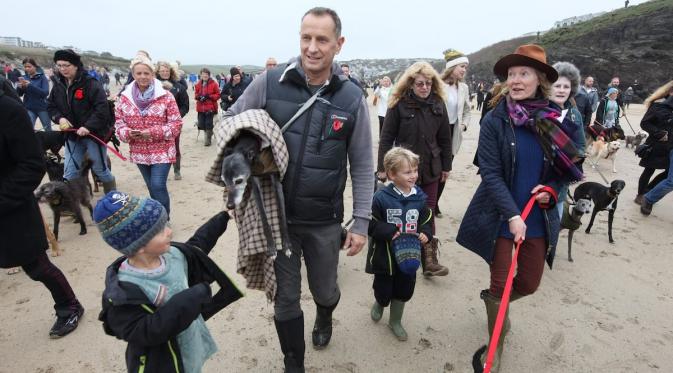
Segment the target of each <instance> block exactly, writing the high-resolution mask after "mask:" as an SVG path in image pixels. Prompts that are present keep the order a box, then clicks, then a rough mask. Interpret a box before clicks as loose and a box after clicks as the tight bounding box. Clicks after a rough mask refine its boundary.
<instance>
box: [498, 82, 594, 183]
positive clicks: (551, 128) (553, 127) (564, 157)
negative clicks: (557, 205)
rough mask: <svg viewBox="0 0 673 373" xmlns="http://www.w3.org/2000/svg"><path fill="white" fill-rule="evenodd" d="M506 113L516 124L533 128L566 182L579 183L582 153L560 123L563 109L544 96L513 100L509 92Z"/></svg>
mask: <svg viewBox="0 0 673 373" xmlns="http://www.w3.org/2000/svg"><path fill="white" fill-rule="evenodd" d="M507 112H508V114H509V117H510V118H511V119H512V122H513V123H514V125H515V126H517V127H521V126H523V127H526V128H528V129H530V130H531V131H533V132H534V133H535V135H536V137H537V138H538V141H539V142H540V145H541V146H542V151H543V152H544V154H545V156H546V157H547V159H550V160H551V162H552V167H553V169H554V172H555V173H556V174H557V175H558V176H559V178H561V180H563V181H568V182H576V181H580V180H582V178H583V177H584V175H583V174H582V170H581V169H580V168H579V167H577V164H579V162H580V161H581V156H580V153H579V151H578V150H577V148H576V147H575V144H574V143H573V141H572V140H571V139H570V137H569V136H568V134H567V133H565V132H564V131H563V129H562V128H561V126H560V123H559V118H560V117H561V112H560V111H558V110H556V109H554V108H552V107H549V101H548V100H543V99H533V100H523V101H514V100H512V99H511V98H510V96H509V95H507Z"/></svg>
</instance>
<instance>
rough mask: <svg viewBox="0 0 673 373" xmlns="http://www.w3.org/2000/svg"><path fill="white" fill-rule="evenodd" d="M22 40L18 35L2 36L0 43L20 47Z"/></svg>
mask: <svg viewBox="0 0 673 373" xmlns="http://www.w3.org/2000/svg"><path fill="white" fill-rule="evenodd" d="M21 42H22V40H21V38H20V37H17V36H0V44H2V45H13V46H15V47H20V46H21Z"/></svg>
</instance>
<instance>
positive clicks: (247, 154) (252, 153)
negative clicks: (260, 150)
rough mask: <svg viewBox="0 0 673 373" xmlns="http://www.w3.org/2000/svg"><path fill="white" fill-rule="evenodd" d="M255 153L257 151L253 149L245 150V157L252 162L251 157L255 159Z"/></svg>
mask: <svg viewBox="0 0 673 373" xmlns="http://www.w3.org/2000/svg"><path fill="white" fill-rule="evenodd" d="M256 155H257V152H256V151H255V150H253V149H250V150H247V151H246V152H245V157H246V158H247V159H248V160H249V161H250V162H252V160H253V159H255V156H256Z"/></svg>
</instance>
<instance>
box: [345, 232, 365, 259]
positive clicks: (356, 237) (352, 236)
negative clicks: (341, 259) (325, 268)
mask: <svg viewBox="0 0 673 373" xmlns="http://www.w3.org/2000/svg"><path fill="white" fill-rule="evenodd" d="M365 242H367V236H363V235H361V234H357V233H353V232H350V231H349V232H348V233H347V234H346V240H345V241H344V247H343V248H342V249H343V250H346V249H348V252H347V253H346V255H348V256H353V255H357V254H358V253H359V252H360V251H361V250H362V248H363V247H364V246H365Z"/></svg>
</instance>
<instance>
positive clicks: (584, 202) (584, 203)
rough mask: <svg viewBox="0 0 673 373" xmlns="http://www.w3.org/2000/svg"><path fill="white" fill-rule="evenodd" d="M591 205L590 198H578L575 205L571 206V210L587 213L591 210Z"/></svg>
mask: <svg viewBox="0 0 673 373" xmlns="http://www.w3.org/2000/svg"><path fill="white" fill-rule="evenodd" d="M592 207H593V203H591V199H590V198H580V199H578V200H577V201H575V206H573V210H575V212H578V213H580V214H588V213H590V212H591V208H592Z"/></svg>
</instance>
